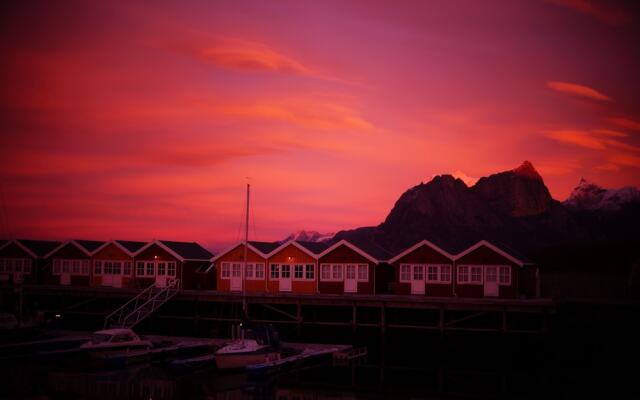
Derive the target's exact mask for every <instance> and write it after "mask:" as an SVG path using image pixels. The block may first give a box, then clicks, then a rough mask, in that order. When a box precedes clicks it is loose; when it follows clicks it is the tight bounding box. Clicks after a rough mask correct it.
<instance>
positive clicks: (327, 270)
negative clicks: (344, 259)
mask: <svg viewBox="0 0 640 400" xmlns="http://www.w3.org/2000/svg"><path fill="white" fill-rule="evenodd" d="M320 280H321V281H324V282H329V281H331V264H320Z"/></svg>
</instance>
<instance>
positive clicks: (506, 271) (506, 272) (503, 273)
mask: <svg viewBox="0 0 640 400" xmlns="http://www.w3.org/2000/svg"><path fill="white" fill-rule="evenodd" d="M500 284H502V285H511V267H506V266H505V267H500Z"/></svg>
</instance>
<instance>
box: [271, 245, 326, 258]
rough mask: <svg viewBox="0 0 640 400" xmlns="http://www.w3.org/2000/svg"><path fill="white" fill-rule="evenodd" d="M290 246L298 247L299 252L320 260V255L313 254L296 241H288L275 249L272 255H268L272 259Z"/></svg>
mask: <svg viewBox="0 0 640 400" xmlns="http://www.w3.org/2000/svg"><path fill="white" fill-rule="evenodd" d="M289 246H294V247H297V248H298V249H299V250H302V252H303V253H305V254H306V255H308V256H310V257H312V258H313V259H315V260H317V259H318V255H317V254H315V253H314V252H312V251H311V250H309V249H308V248H306V247H304V246H303V245H301V244H300V243H298V242H297V241H295V240H287V241H286V242H284V243H282V244H281V245H280V246H278V247H277V248H275V249H274V250H273V251H272V252H271V253H269V254H267V257H271V256H273V255H274V254H277V253H279V252H280V251H282V250H284V249H286V248H287V247H289Z"/></svg>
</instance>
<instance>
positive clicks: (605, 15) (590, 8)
mask: <svg viewBox="0 0 640 400" xmlns="http://www.w3.org/2000/svg"><path fill="white" fill-rule="evenodd" d="M548 1H550V2H551V3H554V4H557V5H560V6H564V7H568V8H571V9H573V10H576V11H578V12H581V13H583V14H586V15H590V16H592V17H594V18H596V19H598V20H600V21H602V22H604V23H606V24H609V25H614V26H616V25H624V24H627V23H629V22H630V21H631V17H629V15H628V14H627V13H626V12H625V11H624V10H623V9H621V8H617V7H616V5H615V4H612V2H610V1H607V0H604V1H603V0H600V1H598V0H548Z"/></svg>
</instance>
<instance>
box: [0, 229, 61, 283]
mask: <svg viewBox="0 0 640 400" xmlns="http://www.w3.org/2000/svg"><path fill="white" fill-rule="evenodd" d="M59 245H60V242H55V241H49V240H8V241H5V242H3V243H1V244H0V284H4V285H6V284H8V285H11V284H15V283H27V284H34V283H38V282H39V281H40V280H41V276H42V269H43V268H44V266H45V264H46V258H45V256H46V255H47V253H49V252H50V251H51V250H53V249H54V248H56V247H58V246H59Z"/></svg>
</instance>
